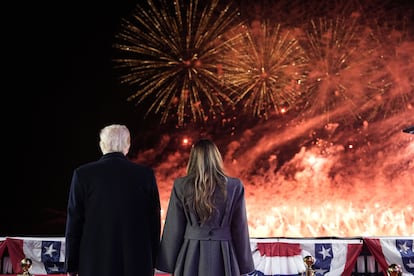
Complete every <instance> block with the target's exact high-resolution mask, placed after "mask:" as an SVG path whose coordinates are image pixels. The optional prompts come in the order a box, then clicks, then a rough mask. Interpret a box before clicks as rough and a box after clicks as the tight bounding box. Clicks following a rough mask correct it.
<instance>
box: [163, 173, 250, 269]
mask: <svg viewBox="0 0 414 276" xmlns="http://www.w3.org/2000/svg"><path fill="white" fill-rule="evenodd" d="M184 189H185V177H184V178H178V179H176V180H175V181H174V186H173V189H172V192H171V197H170V202H169V204H168V210H167V215H166V220H165V224H164V230H163V234H162V239H161V248H160V253H159V258H158V261H157V266H156V267H157V269H159V270H161V271H164V272H168V273H173V274H174V276H240V275H241V274H247V273H250V272H252V271H254V264H253V257H252V252H251V248H250V238H249V232H248V223H247V215H246V206H245V199H244V187H243V185H242V183H241V181H240V180H239V179H237V178H229V179H228V181H227V201H226V202H224V203H223V204H221V205H220V206H218V211H219V212H218V213H216V215H215V216H214V217H212V218H211V219H210V220H209V221H208V222H207V223H206V225H204V226H202V227H200V226H199V223H198V222H197V217H196V216H195V214H194V213H190V212H189V211H188V210H187V209H186V208H184V207H183V195H184Z"/></svg>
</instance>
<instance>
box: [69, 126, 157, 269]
mask: <svg viewBox="0 0 414 276" xmlns="http://www.w3.org/2000/svg"><path fill="white" fill-rule="evenodd" d="M130 140H131V138H130V132H129V130H128V128H127V127H126V126H124V125H119V124H113V125H109V126H106V127H104V128H103V129H102V130H101V132H100V141H99V146H100V148H101V151H102V153H103V155H102V157H101V158H100V159H99V160H97V161H94V162H90V163H88V164H85V165H82V166H80V167H78V168H76V169H75V170H74V172H73V177H72V182H71V187H70V192H69V199H68V207H67V221H66V233H65V239H66V244H65V246H66V248H65V258H66V259H65V269H66V272H67V274H68V275H71V276H73V275H79V276H92V275H93V276H96V275H99V276H114V275H116V276H136V275H140V276H150V275H151V276H152V275H154V271H155V269H154V267H155V260H156V258H157V254H158V247H159V241H160V231H161V213H160V212H161V205H160V199H159V192H158V187H157V182H156V179H155V174H154V172H153V170H152V169H151V168H149V167H146V166H143V165H140V164H136V163H134V162H132V161H130V160H128V158H127V157H126V155H127V153H128V151H129V147H130Z"/></svg>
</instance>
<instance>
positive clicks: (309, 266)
mask: <svg viewBox="0 0 414 276" xmlns="http://www.w3.org/2000/svg"><path fill="white" fill-rule="evenodd" d="M303 262H304V263H305V265H306V274H305V276H313V275H315V270H313V269H312V266H313V264H314V263H315V258H314V257H312V256H310V255H309V256H306V257H304V258H303Z"/></svg>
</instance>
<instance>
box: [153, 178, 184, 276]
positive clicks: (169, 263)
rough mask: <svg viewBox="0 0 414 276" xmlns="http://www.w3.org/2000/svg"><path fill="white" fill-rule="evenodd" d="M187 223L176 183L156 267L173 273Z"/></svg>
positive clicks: (169, 204)
mask: <svg viewBox="0 0 414 276" xmlns="http://www.w3.org/2000/svg"><path fill="white" fill-rule="evenodd" d="M186 225H187V220H186V215H185V213H184V207H183V204H182V202H181V201H180V199H179V197H178V193H177V188H176V185H175V184H174V187H173V189H172V191H171V196H170V202H169V203H168V209H167V214H166V217H165V223H164V229H163V233H162V237H161V245H160V251H159V255H158V258H157V265H156V268H157V269H158V270H161V271H163V272H168V273H173V272H174V268H175V265H176V261H177V257H178V254H179V252H180V249H181V246H182V244H183V241H184V234H185V229H186Z"/></svg>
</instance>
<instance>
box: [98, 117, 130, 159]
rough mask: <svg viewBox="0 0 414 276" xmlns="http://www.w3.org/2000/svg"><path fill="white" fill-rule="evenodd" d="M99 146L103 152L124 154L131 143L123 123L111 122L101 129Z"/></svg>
mask: <svg viewBox="0 0 414 276" xmlns="http://www.w3.org/2000/svg"><path fill="white" fill-rule="evenodd" d="M99 138H100V141H99V146H100V148H101V151H102V153H103V154H106V153H110V152H122V153H123V154H124V155H126V154H127V153H128V151H129V147H130V145H131V135H130V132H129V129H128V128H127V127H126V126H125V125H118V124H113V125H109V126H106V127H104V128H103V129H101V132H100V134H99Z"/></svg>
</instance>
